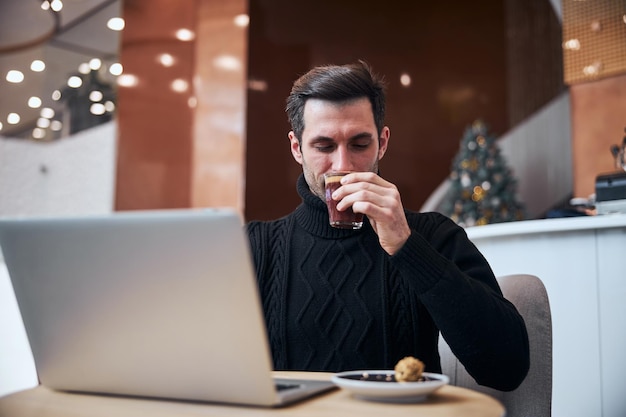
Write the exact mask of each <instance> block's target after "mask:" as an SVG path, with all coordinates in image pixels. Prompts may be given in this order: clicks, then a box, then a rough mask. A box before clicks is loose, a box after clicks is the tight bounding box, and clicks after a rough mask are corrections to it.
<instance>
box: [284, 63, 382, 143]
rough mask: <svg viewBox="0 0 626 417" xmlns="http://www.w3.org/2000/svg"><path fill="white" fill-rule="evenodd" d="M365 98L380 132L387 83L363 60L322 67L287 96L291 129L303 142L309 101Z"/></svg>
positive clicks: (312, 71) (304, 79)
mask: <svg viewBox="0 0 626 417" xmlns="http://www.w3.org/2000/svg"><path fill="white" fill-rule="evenodd" d="M362 97H366V98H368V99H369V101H370V103H371V104H372V112H373V114H374V123H375V124H376V129H377V130H378V133H379V134H380V132H381V131H382V129H383V126H384V124H385V83H384V80H383V79H382V78H381V77H378V76H377V75H376V74H374V73H373V72H372V69H371V67H370V66H369V65H368V64H367V63H366V62H364V61H361V60H359V61H357V62H355V63H353V64H346V65H323V66H318V67H315V68H313V69H311V70H310V71H309V72H307V73H306V74H304V75H303V76H301V77H300V78H298V79H297V80H296V81H295V82H294V83H293V87H292V89H291V93H290V94H289V97H287V107H286V111H287V117H288V119H289V123H290V124H291V129H292V130H293V132H294V134H295V135H296V137H297V138H298V141H302V132H303V131H304V105H305V103H306V101H307V100H308V99H310V98H317V99H321V100H329V101H334V102H344V101H350V100H354V99H358V98H362Z"/></svg>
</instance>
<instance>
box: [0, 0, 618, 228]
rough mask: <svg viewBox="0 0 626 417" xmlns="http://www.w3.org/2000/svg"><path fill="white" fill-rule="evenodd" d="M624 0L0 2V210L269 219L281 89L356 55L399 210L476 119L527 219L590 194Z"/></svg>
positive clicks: (441, 170)
mask: <svg viewBox="0 0 626 417" xmlns="http://www.w3.org/2000/svg"><path fill="white" fill-rule="evenodd" d="M592 3H593V4H592ZM55 9H56V10H55ZM625 9H626V6H625V2H624V1H617V0H606V1H600V2H580V1H574V0H568V1H565V0H564V1H563V2H561V1H560V0H533V1H525V0H486V1H483V2H464V1H460V0H459V1H450V2H445V3H441V2H439V3H437V2H428V3H415V4H411V3H409V4H407V3H406V2H400V1H390V2H378V1H370V0H365V1H356V0H345V1H341V2H336V1H330V0H315V1H312V0H305V1H299V2H292V1H287V0H250V1H244V0H231V1H228V2H227V1H219V0H184V1H177V2H176V3H175V5H174V4H173V3H172V2H170V1H166V0H155V1H150V2H146V1H140V0H124V1H123V0H64V1H63V2H61V1H59V0H56V1H51V2H50V1H39V0H32V1H31V0H29V1H20V2H13V1H8V0H2V1H1V2H0V20H1V21H0V28H1V29H0V35H1V36H0V39H1V43H0V70H1V71H2V79H0V88H1V91H2V93H1V95H0V122H1V123H2V125H1V130H0V135H2V139H1V140H0V215H12V214H38V213H67V212H69V213H75V212H86V213H88V212H108V211H113V210H134V209H157V208H177V207H203V206H221V205H226V206H235V207H237V208H238V209H239V210H240V211H241V213H242V215H243V216H245V218H246V219H271V218H275V217H279V216H282V215H284V214H287V213H288V212H290V211H291V210H292V209H293V208H294V207H295V206H296V205H297V204H298V203H299V197H298V196H297V194H296V192H295V180H296V178H297V176H298V175H299V173H300V172H301V168H300V166H299V165H298V164H297V163H295V162H294V161H293V160H292V157H291V154H290V152H289V147H288V141H287V132H288V131H289V126H288V124H287V120H286V116H285V113H284V104H285V98H286V96H287V95H288V93H289V90H290V87H291V84H292V82H293V81H294V80H295V79H296V78H297V77H298V76H299V75H301V74H303V73H304V72H306V71H307V70H308V69H309V68H310V67H312V66H314V65H319V64H329V63H334V64H341V63H347V62H352V61H355V60H357V59H363V60H366V61H368V62H369V63H370V64H371V65H372V67H373V68H374V70H375V71H376V72H378V73H380V74H381V75H383V76H384V77H385V78H386V80H387V84H388V113H387V124H388V125H389V126H390V128H391V145H390V150H389V152H388V154H387V155H386V156H385V158H384V159H383V160H382V161H381V174H382V175H383V176H384V177H386V178H387V179H389V180H390V181H392V182H394V183H395V184H397V185H398V187H399V188H400V191H401V193H402V196H403V202H404V204H405V206H406V207H407V208H410V209H413V210H420V209H432V208H435V209H436V208H438V207H439V206H438V203H439V201H438V198H439V199H440V196H441V195H442V193H443V192H444V191H445V188H446V184H447V183H448V178H449V176H450V174H451V171H452V168H453V166H452V162H453V159H454V157H455V155H457V154H458V153H459V152H460V151H461V149H460V145H461V140H462V138H463V135H464V132H465V129H466V128H467V127H468V126H471V125H472V124H473V123H475V122H476V121H477V120H480V121H482V123H484V124H485V125H486V126H487V128H488V129H489V134H490V135H493V136H495V137H497V138H498V142H497V143H498V146H499V147H500V148H501V149H502V154H503V156H504V158H505V159H506V164H508V165H510V167H511V175H512V176H513V177H514V179H515V180H516V182H517V185H518V189H517V193H518V194H519V199H520V200H521V201H522V203H523V204H524V205H525V207H526V208H527V209H528V210H527V216H528V218H541V217H542V216H545V213H546V212H547V211H549V210H550V209H551V208H553V207H555V206H558V205H560V204H562V203H563V202H566V201H568V200H569V199H570V198H571V197H575V196H578V197H588V196H589V195H590V194H591V193H593V184H594V178H595V176H596V175H597V174H598V173H599V172H604V171H610V170H611V169H612V168H613V162H612V160H611V155H610V153H609V146H610V144H612V143H615V142H618V141H620V140H621V136H622V133H623V128H624V125H625V124H626V120H624V117H623V114H624V104H623V100H621V101H620V98H622V99H623V95H621V94H623V91H624V88H625V87H624V84H625V81H624V78H623V75H622V74H623V72H624V67H625V66H626V65H625V64H624V61H626V58H625V57H626V51H625V48H626V47H625V45H626V42H624V40H625V38H626V20H625V18H624V15H625V13H626V10H625ZM42 67H43V68H42ZM16 71H17V72H16ZM18 72H19V74H18ZM20 74H21V75H20ZM616 103H618V104H617V105H616ZM16 115H17V116H16Z"/></svg>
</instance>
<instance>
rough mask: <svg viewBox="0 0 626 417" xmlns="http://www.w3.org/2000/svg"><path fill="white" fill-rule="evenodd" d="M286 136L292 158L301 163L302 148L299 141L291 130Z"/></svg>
mask: <svg viewBox="0 0 626 417" xmlns="http://www.w3.org/2000/svg"><path fill="white" fill-rule="evenodd" d="M288 136H289V142H290V144H291V155H293V159H295V160H296V162H297V163H299V164H300V165H302V149H300V142H299V141H298V138H297V137H296V135H295V134H294V133H293V130H292V131H290V132H289V135H288Z"/></svg>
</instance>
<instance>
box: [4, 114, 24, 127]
mask: <svg viewBox="0 0 626 417" xmlns="http://www.w3.org/2000/svg"><path fill="white" fill-rule="evenodd" d="M20 119H21V118H20V115H19V114H17V113H9V115H8V116H7V123H8V124H10V125H16V124H18V123H19V122H20Z"/></svg>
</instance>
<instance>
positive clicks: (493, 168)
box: [441, 120, 524, 227]
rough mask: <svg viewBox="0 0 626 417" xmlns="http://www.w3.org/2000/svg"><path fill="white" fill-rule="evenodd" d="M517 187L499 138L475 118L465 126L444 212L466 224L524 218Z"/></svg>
mask: <svg viewBox="0 0 626 417" xmlns="http://www.w3.org/2000/svg"><path fill="white" fill-rule="evenodd" d="M516 189H517V182H516V180H515V178H514V177H513V174H512V172H511V170H510V169H509V168H508V167H507V164H506V161H505V159H504V157H503V156H502V155H501V154H500V149H499V148H498V145H497V143H496V139H495V138H494V137H493V136H492V135H491V134H489V132H488V128H487V126H486V125H485V124H484V123H483V122H482V121H480V120H477V121H475V122H474V123H473V124H472V125H471V126H470V127H467V128H466V129H465V133H464V134H463V138H462V139H461V146H460V149H459V152H458V154H457V155H456V156H455V158H454V160H453V163H452V172H451V173H450V189H449V190H448V193H447V195H446V196H445V198H444V201H443V202H442V205H441V212H442V213H444V214H446V215H447V216H449V217H450V218H451V219H452V220H454V221H455V222H456V223H458V224H459V225H461V226H463V227H466V226H479V225H485V224H490V223H502V222H509V221H514V220H523V219H524V208H523V205H522V204H521V203H519V202H518V201H517V199H516V195H515V193H516Z"/></svg>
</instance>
